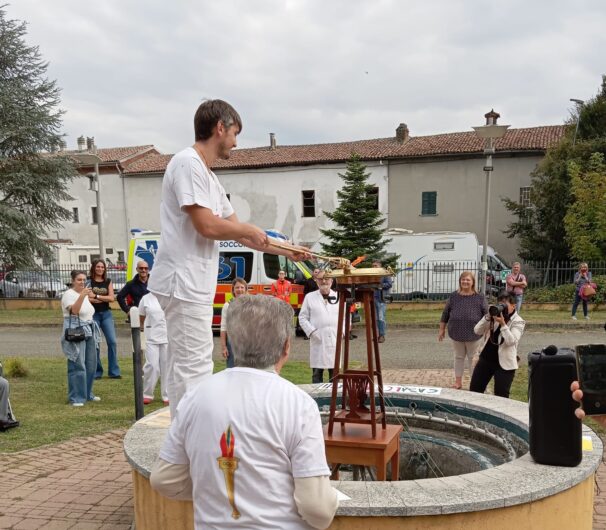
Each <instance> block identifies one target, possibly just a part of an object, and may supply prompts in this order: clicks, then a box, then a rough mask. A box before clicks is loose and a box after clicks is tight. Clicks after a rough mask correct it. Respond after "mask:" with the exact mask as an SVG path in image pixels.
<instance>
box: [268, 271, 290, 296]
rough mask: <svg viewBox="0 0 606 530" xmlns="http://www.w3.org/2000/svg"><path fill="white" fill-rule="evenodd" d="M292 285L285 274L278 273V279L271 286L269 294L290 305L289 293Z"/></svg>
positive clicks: (283, 272) (282, 272)
mask: <svg viewBox="0 0 606 530" xmlns="http://www.w3.org/2000/svg"><path fill="white" fill-rule="evenodd" d="M291 291H292V284H291V283H290V282H289V281H288V280H287V279H286V272H285V271H280V272H279V273H278V279H277V280H276V281H275V282H273V283H272V284H271V294H272V295H273V296H275V297H276V298H279V299H280V300H283V301H284V302H286V303H287V304H290V293H291Z"/></svg>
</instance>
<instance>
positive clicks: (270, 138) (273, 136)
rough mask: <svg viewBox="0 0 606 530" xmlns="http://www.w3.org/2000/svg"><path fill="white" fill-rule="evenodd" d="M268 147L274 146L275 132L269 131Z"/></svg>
mask: <svg viewBox="0 0 606 530" xmlns="http://www.w3.org/2000/svg"><path fill="white" fill-rule="evenodd" d="M269 148H270V149H275V148H276V134H275V133H269Z"/></svg>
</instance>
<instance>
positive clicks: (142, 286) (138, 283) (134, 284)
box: [116, 260, 149, 315]
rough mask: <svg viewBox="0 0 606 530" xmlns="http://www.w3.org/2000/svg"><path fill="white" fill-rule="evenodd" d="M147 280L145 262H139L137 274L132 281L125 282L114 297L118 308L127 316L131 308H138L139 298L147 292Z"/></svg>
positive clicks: (147, 274)
mask: <svg viewBox="0 0 606 530" xmlns="http://www.w3.org/2000/svg"><path fill="white" fill-rule="evenodd" d="M147 280H149V265H148V264H147V262H146V261H143V260H141V261H139V262H138V263H137V274H135V276H134V278H133V279H132V280H129V281H128V282H126V284H125V285H124V287H122V289H120V292H119V293H118V296H117V297H116V299H117V300H118V303H119V304H120V308H121V309H122V311H124V312H125V313H126V314H127V315H128V312H129V311H130V309H131V307H139V302H140V301H141V298H143V297H144V296H145V295H146V294H147V293H148V292H149V291H148V290H147Z"/></svg>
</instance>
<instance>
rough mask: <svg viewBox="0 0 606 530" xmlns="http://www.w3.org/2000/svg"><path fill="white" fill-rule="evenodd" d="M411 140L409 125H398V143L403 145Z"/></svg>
mask: <svg viewBox="0 0 606 530" xmlns="http://www.w3.org/2000/svg"><path fill="white" fill-rule="evenodd" d="M409 138H410V133H409V131H408V125H406V124H405V123H400V125H398V128H397V129H396V140H397V142H398V143H399V144H403V143H404V142H407V141H408V139H409Z"/></svg>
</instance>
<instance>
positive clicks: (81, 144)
mask: <svg viewBox="0 0 606 530" xmlns="http://www.w3.org/2000/svg"><path fill="white" fill-rule="evenodd" d="M85 145H86V140H85V138H84V136H79V137H78V151H84V146H85Z"/></svg>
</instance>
